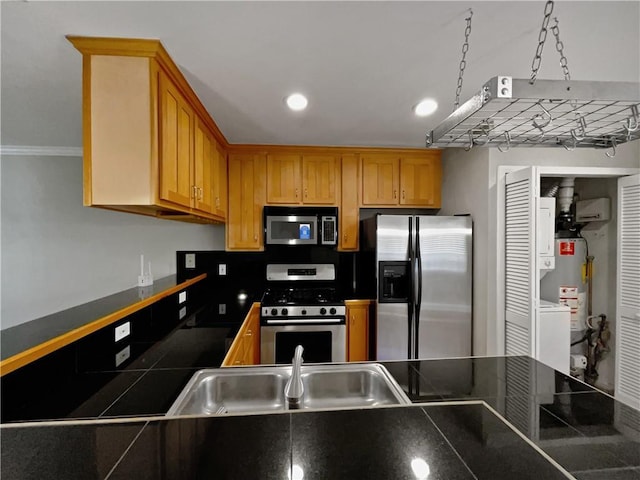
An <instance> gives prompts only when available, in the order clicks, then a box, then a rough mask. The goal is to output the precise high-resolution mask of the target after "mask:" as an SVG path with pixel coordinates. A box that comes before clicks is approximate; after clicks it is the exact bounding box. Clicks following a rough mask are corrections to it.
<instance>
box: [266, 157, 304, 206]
mask: <svg viewBox="0 0 640 480" xmlns="http://www.w3.org/2000/svg"><path fill="white" fill-rule="evenodd" d="M300 158H301V157H300V155H290V154H274V155H267V203H300V200H301V192H300V190H301V188H300Z"/></svg>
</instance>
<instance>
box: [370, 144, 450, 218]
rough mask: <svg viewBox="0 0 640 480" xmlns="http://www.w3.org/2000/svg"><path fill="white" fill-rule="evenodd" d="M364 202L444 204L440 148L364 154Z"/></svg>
mask: <svg viewBox="0 0 640 480" xmlns="http://www.w3.org/2000/svg"><path fill="white" fill-rule="evenodd" d="M362 177H363V178H362V205H363V206H398V205H402V206H411V207H422V208H425V207H426V208H440V185H441V181H442V167H441V164H440V152H438V151H425V152H424V153H420V154H417V153H415V154H407V153H404V152H399V153H398V154H373V155H363V156H362Z"/></svg>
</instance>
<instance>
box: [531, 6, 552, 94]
mask: <svg viewBox="0 0 640 480" xmlns="http://www.w3.org/2000/svg"><path fill="white" fill-rule="evenodd" d="M552 12H553V0H547V3H546V4H545V6H544V18H543V19H542V28H541V29H540V33H539V34H538V48H537V49H536V54H535V56H534V57H533V62H531V79H530V80H529V83H530V84H531V85H533V84H534V83H535V81H536V77H537V76H538V70H539V69H540V63H541V62H542V49H543V48H544V42H545V40H546V39H547V27H548V26H549V19H550V18H551V13H552Z"/></svg>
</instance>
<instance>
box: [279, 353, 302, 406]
mask: <svg viewBox="0 0 640 480" xmlns="http://www.w3.org/2000/svg"><path fill="white" fill-rule="evenodd" d="M303 351H304V348H302V345H298V346H297V347H296V350H295V353H294V354H293V358H292V359H291V377H289V381H288V382H287V385H286V386H285V387H284V396H285V398H286V399H287V405H288V407H289V408H290V409H295V408H300V407H301V406H302V394H303V393H304V386H303V385H302V378H301V377H300V368H301V366H302V362H303V360H302V352H303Z"/></svg>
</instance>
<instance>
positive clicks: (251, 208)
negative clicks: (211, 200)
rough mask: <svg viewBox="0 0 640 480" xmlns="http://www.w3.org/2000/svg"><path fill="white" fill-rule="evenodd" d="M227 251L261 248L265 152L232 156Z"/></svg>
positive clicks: (229, 167)
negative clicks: (262, 153) (263, 153)
mask: <svg viewBox="0 0 640 480" xmlns="http://www.w3.org/2000/svg"><path fill="white" fill-rule="evenodd" d="M228 171H229V205H228V215H227V228H226V232H227V250H261V249H262V246H263V238H262V236H263V235H262V206H263V205H264V203H265V199H266V192H265V157H264V155H251V154H233V155H229V165H228Z"/></svg>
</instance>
